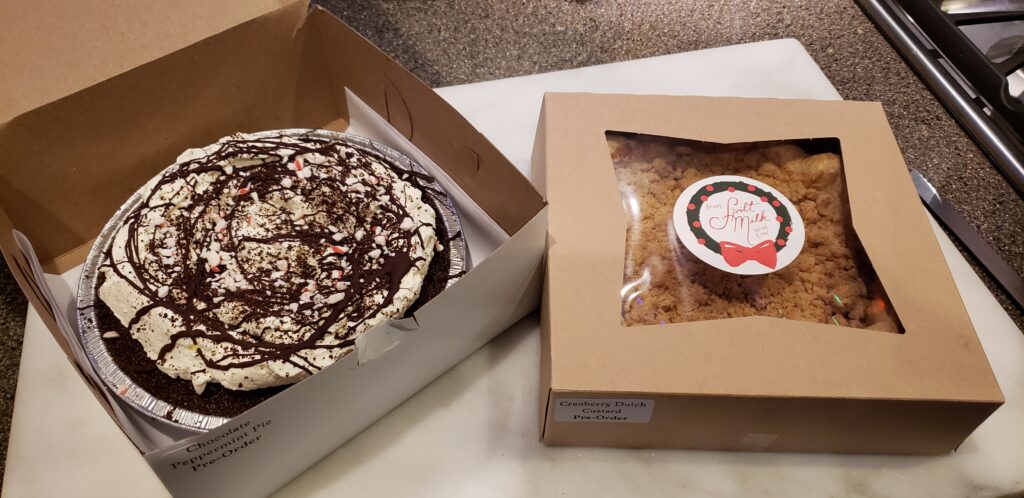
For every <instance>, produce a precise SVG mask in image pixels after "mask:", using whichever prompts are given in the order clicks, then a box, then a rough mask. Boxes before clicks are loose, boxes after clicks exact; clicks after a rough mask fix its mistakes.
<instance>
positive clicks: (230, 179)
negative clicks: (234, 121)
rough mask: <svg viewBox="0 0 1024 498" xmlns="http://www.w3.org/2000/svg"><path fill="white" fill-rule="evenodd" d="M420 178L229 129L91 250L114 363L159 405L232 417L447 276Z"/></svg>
mask: <svg viewBox="0 0 1024 498" xmlns="http://www.w3.org/2000/svg"><path fill="white" fill-rule="evenodd" d="M430 185H433V182H432V179H430V178H429V177H426V176H425V175H423V174H422V173H419V172H416V171H412V170H405V169H401V168H396V167H395V166H394V165H391V164H389V163H388V161H386V160H385V159H384V158H383V157H381V156H378V155H377V154H374V153H372V152H370V151H367V150H363V149H361V148H357V147H352V146H350V145H348V144H346V143H345V142H342V141H337V140H332V139H330V138H324V137H322V136H319V135H313V134H309V135H296V134H271V135H270V136H267V134H260V135H257V136H252V135H241V134H240V135H233V136H230V137H225V138H224V139H221V140H220V141H219V142H218V143H216V144H214V145H211V146H209V147H206V148H204V149H190V150H188V151H186V152H185V153H183V154H182V155H181V156H180V157H178V159H177V161H176V163H175V164H174V165H173V166H171V167H170V168H168V169H167V170H165V171H164V172H163V173H162V174H161V175H160V176H158V177H156V178H154V179H153V180H151V181H150V182H149V183H148V184H147V185H146V186H145V187H144V188H143V193H144V197H143V201H142V202H141V203H140V204H139V206H138V207H136V208H135V209H134V210H132V211H131V212H130V213H128V214H127V216H126V217H125V219H124V221H123V222H122V224H121V225H120V227H119V228H118V229H117V232H116V235H114V237H113V241H112V243H111V244H110V245H109V247H108V248H107V249H106V253H105V255H104V259H103V263H102V264H101V265H100V268H99V273H100V274H99V276H98V278H97V289H98V290H97V293H98V296H99V299H98V300H97V302H96V304H97V310H96V314H97V319H98V325H99V327H100V328H101V329H100V330H104V331H114V332H118V333H117V334H112V333H107V334H104V336H103V337H104V342H105V345H106V346H107V350H108V351H109V352H110V353H111V356H112V357H113V359H114V362H115V363H117V364H118V366H119V367H120V368H121V369H122V370H123V371H125V372H126V373H127V374H128V375H129V377H131V378H132V380H133V381H135V382H136V383H137V384H138V385H139V386H141V387H142V388H143V389H145V390H147V391H148V392H150V393H151V394H153V395H154V396H156V397H158V398H160V399H163V400H164V401H167V402H168V403H170V404H171V405H172V406H177V407H181V408H185V409H188V410H192V411H196V412H199V413H205V414H210V415H220V416H233V415H236V414H238V413H240V412H242V411H244V410H245V409H247V408H249V407H251V406H253V405H254V404H256V403H258V402H260V401H262V400H263V399H265V398H266V397H267V396H269V395H272V394H274V393H276V392H277V391H278V390H280V389H281V388H282V387H281V386H287V385H290V384H293V383H295V382H298V381H300V380H302V379H304V378H306V377H308V376H310V375H312V374H314V373H316V372H317V371H319V370H321V369H323V368H325V367H327V366H330V365H331V364H333V363H334V362H335V361H337V360H338V359H339V358H341V357H343V356H345V355H346V354H348V353H350V352H351V351H353V349H354V345H355V340H356V338H357V337H358V336H359V335H360V334H362V333H364V332H365V331H367V330H368V329H370V328H371V327H373V326H374V325H377V324H379V323H381V322H383V321H386V320H388V319H391V318H397V317H402V316H404V315H405V314H406V313H407V312H408V311H409V310H410V309H411V308H412V307H414V306H415V305H416V303H417V300H418V299H419V300H420V302H422V301H423V300H424V299H427V298H429V297H431V296H432V295H433V294H436V293H437V292H439V291H440V290H441V289H443V288H444V286H445V283H446V282H447V278H448V258H447V257H446V256H445V253H446V252H447V251H446V248H445V243H446V242H447V240H448V239H447V236H446V234H445V233H444V226H443V225H444V224H443V223H441V220H440V219H439V218H440V217H439V214H438V212H437V211H436V208H435V207H434V206H433V205H432V204H431V202H430V196H429V195H427V194H428V193H429V194H437V193H438V192H437V191H436V190H435V189H434V188H433V187H431V186H430Z"/></svg>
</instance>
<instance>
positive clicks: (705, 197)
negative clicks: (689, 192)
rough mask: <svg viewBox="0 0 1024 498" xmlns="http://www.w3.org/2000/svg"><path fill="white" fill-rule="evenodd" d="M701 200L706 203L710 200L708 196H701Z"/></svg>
mask: <svg viewBox="0 0 1024 498" xmlns="http://www.w3.org/2000/svg"><path fill="white" fill-rule="evenodd" d="M700 200H701V202H704V201H706V200H708V196H706V195H702V196H700Z"/></svg>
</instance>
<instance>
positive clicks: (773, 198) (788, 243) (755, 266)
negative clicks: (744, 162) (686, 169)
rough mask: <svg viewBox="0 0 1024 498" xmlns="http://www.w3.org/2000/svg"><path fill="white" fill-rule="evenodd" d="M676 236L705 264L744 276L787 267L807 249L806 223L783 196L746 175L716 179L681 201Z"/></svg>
mask: <svg viewBox="0 0 1024 498" xmlns="http://www.w3.org/2000/svg"><path fill="white" fill-rule="evenodd" d="M673 218H674V224H675V229H676V233H677V234H678V235H679V238H680V240H682V242H683V245H684V246H686V248H687V249H689V250H690V252H692V253H693V254H694V255H695V256H697V257H698V258H700V259H701V260H702V261H704V262H705V263H707V264H709V265H711V266H714V267H715V268H718V269H720V270H724V271H727V272H729V273H736V274H739V275H761V274H764V273H771V272H773V271H776V270H780V269H782V268H784V267H785V266H786V265H788V264H790V263H792V262H793V260H794V259H796V256H797V255H798V254H800V249H801V248H803V245H804V222H803V220H802V219H800V213H798V212H797V210H796V207H795V206H793V203H791V202H789V199H786V197H785V196H783V195H782V194H781V193H779V191H777V190H775V189H774V188H772V187H770V186H768V185H766V184H764V183H761V182H759V181H757V180H752V179H750V178H746V177H742V176H712V177H709V178H705V179H703V180H700V181H698V182H696V183H694V184H693V185H690V186H689V187H687V188H686V190H684V191H683V193H682V195H680V196H679V199H678V200H677V201H676V206H675V212H674V214H673Z"/></svg>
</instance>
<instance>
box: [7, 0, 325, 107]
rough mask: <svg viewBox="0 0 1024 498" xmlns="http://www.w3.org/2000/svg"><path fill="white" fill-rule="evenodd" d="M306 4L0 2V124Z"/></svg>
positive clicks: (256, 0) (248, 0)
mask: <svg viewBox="0 0 1024 498" xmlns="http://www.w3.org/2000/svg"><path fill="white" fill-rule="evenodd" d="M305 1H306V0H221V1H217V2H207V1H203V0H174V1H167V2H116V1H110V0H107V1H93V2H76V1H68V0H64V1H57V2H14V1H11V2H0V47H4V49H3V50H2V51H0V122H4V121H8V120H10V119H11V118H13V117H14V116H17V115H19V114H21V113H23V112H26V111H28V110H31V109H34V108H36V107H39V106H41V105H43V104H46V103H49V102H52V101H54V100H56V99H59V98H61V97H64V96H67V95H70V94H71V93H74V92H76V91H78V90H81V89H83V88H86V87H89V86H91V85H94V84H96V83H99V82H100V81H103V80H106V79H108V78H110V77H113V76H116V75H118V74H120V73H123V72H125V71H127V70H129V69H132V68H134V67H137V66H140V65H142V64H144V63H146V62H149V61H151V60H154V59H157V58H159V57H162V56H164V55H167V54H170V53H172V52H174V51H176V50H179V49H181V48H183V47H187V46H189V45H191V44H193V43H195V42H197V41H199V40H203V39H205V38H207V37H209V36H211V35H214V34H217V33H220V32H222V31H224V30H225V29H228V28H230V27H233V26H236V25H238V24H240V23H242V22H245V21H247V20H249V19H253V18H256V17H260V16H262V15H264V14H266V13H268V12H272V11H274V10H277V9H279V8H281V7H282V6H284V5H288V4H292V3H296V2H305Z"/></svg>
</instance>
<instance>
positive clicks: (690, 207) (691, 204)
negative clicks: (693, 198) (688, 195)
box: [686, 202, 697, 211]
mask: <svg viewBox="0 0 1024 498" xmlns="http://www.w3.org/2000/svg"><path fill="white" fill-rule="evenodd" d="M686 209H689V210H690V211H693V210H694V209H697V206H696V205H694V204H693V203H692V202H691V203H689V204H687V205H686Z"/></svg>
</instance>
